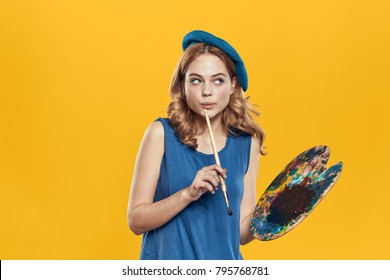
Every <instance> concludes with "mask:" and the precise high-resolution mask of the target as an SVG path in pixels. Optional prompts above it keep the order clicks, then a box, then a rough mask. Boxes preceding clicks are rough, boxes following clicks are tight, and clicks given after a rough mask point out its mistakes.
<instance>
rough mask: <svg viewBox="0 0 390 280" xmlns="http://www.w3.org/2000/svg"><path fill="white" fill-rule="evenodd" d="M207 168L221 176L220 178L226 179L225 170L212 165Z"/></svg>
mask: <svg viewBox="0 0 390 280" xmlns="http://www.w3.org/2000/svg"><path fill="white" fill-rule="evenodd" d="M209 167H210V169H211V170H215V171H216V172H217V173H218V174H219V175H221V176H222V178H224V179H226V177H227V176H226V172H227V169H226V168H222V167H221V166H219V165H218V164H213V165H210V166H209Z"/></svg>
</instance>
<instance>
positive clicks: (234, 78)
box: [230, 76, 237, 94]
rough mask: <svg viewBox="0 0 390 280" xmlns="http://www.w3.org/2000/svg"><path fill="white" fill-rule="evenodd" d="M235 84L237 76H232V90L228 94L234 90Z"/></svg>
mask: <svg viewBox="0 0 390 280" xmlns="http://www.w3.org/2000/svg"><path fill="white" fill-rule="evenodd" d="M236 84H237V77H236V76H234V77H233V79H232V91H231V92H230V94H232V93H233V92H234V88H235V87H236Z"/></svg>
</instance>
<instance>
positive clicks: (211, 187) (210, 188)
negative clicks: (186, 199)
mask: <svg viewBox="0 0 390 280" xmlns="http://www.w3.org/2000/svg"><path fill="white" fill-rule="evenodd" d="M202 188H204V189H207V190H208V191H209V192H211V193H212V194H215V190H214V188H213V186H212V185H211V184H209V183H207V182H203V184H202Z"/></svg>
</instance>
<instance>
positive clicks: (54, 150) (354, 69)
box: [0, 0, 390, 259]
mask: <svg viewBox="0 0 390 280" xmlns="http://www.w3.org/2000/svg"><path fill="white" fill-rule="evenodd" d="M389 11H390V2H389V1H387V0H378V1H368V0H360V1H352V0H350V1H346V0H341V1H340V0H327V1H325V0H320V1H287V0H281V1H255V0H252V1H245V2H242V3H240V4H238V3H237V1H220V0H217V1H206V0H199V1H196V3H194V2H185V1H184V2H183V1H169V0H168V1H118V0H114V1H92V0H89V1H88V0H87V1H74V0H71V1H47V0H46V1H45V0H36V1H11V0H5V1H4V0H3V1H2V2H1V4H0V34H2V35H1V44H0V127H1V132H0V133H1V135H0V224H1V230H0V259H137V258H138V256H139V248H140V244H141V237H140V236H135V235H133V234H132V233H131V232H130V231H129V230H128V228H127V224H126V208H127V199H128V193H129V185H130V182H131V178H132V170H133V166H134V161H135V158H136V154H137V150H138V146H139V143H140V141H141V138H142V135H143V133H144V130H145V128H146V127H147V126H148V124H149V123H150V122H152V121H153V120H154V119H156V118H157V117H158V116H165V110H166V105H167V104H168V102H169V95H168V86H169V83H170V78H171V76H172V73H173V70H174V68H175V66H176V64H177V61H178V59H179V57H180V55H181V53H182V51H181V47H180V46H181V39H182V37H183V36H184V35H185V34H186V33H187V32H189V31H190V30H192V29H204V30H207V31H209V32H211V33H214V34H216V35H218V36H220V37H222V38H224V39H226V40H227V41H228V42H230V43H231V44H232V45H233V46H235V47H236V49H237V50H238V52H239V53H240V55H241V57H242V58H243V59H244V61H245V63H246V67H247V70H248V73H249V89H248V94H249V95H250V96H251V99H250V100H251V101H252V102H253V103H255V104H259V105H260V110H261V112H262V116H261V118H260V119H259V123H261V125H262V126H263V127H264V129H265V131H266V132H267V141H266V145H267V146H268V153H269V154H268V155H267V156H266V157H262V159H261V164H260V173H259V179H258V197H260V195H261V194H262V193H263V192H264V190H265V189H266V187H267V186H268V185H269V184H270V182H271V181H272V180H273V179H274V177H275V176H276V175H277V174H278V173H279V172H280V171H281V170H282V168H284V166H285V165H286V164H287V163H288V162H289V161H290V160H291V159H292V158H293V157H295V156H296V155H297V154H298V153H300V152H302V151H304V150H306V149H308V148H310V147H313V146H315V145H322V144H325V145H327V146H329V147H330V148H331V157H330V159H329V164H332V163H334V162H336V161H339V160H342V161H343V162H344V168H343V173H342V175H341V177H340V179H339V181H338V182H337V184H336V186H335V187H334V188H333V190H332V191H331V192H330V193H329V194H328V195H327V197H326V198H325V199H324V200H323V201H322V203H321V204H320V205H319V206H318V207H316V209H315V211H314V212H313V213H312V214H311V215H310V216H309V217H308V218H307V219H306V220H305V221H304V222H303V223H302V224H301V225H299V226H298V227H297V228H296V229H294V230H293V231H291V232H290V233H288V234H286V235H285V236H283V237H282V238H280V239H277V240H274V241H270V242H260V241H254V242H252V243H250V244H249V245H246V246H244V247H243V248H242V252H243V255H244V257H245V258H247V259H389V258H390V239H389V238H388V236H389V231H390V223H388V222H387V221H388V220H389V214H390V213H389V207H388V201H387V198H388V197H389V196H390V188H389V183H388V182H387V181H385V180H384V179H383V178H384V176H385V175H386V174H387V173H388V168H389V164H388V159H389V158H390V150H389V145H388V143H389V142H390V139H389V138H390V137H389V135H390V134H389V111H390V108H389V107H390V97H389V92H390V84H389V82H388V81H389V77H390V73H389V71H390V70H389V69H390V68H389V65H390V54H389V49H390V36H389V34H390V30H389V29H390V28H389V27H390V21H389V20H388V19H389V17H388V15H389ZM329 164H328V165H329ZM367 193H370V197H369V199H367ZM373 236H375V238H373Z"/></svg>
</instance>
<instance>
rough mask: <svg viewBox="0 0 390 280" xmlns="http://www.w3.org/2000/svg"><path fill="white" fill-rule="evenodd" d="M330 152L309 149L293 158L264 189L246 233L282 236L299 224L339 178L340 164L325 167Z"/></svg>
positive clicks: (321, 149) (264, 237)
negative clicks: (249, 231) (248, 231)
mask: <svg viewBox="0 0 390 280" xmlns="http://www.w3.org/2000/svg"><path fill="white" fill-rule="evenodd" d="M329 155H330V150H329V148H328V147H326V146H316V147H313V148H311V149H309V150H307V151H305V152H303V153H301V154H300V155H298V156H297V157H296V158H294V159H293V160H292V161H291V162H290V163H289V164H288V165H287V166H286V167H285V169H284V170H283V171H282V172H281V173H280V174H279V175H278V176H277V177H276V178H275V179H274V180H273V181H272V183H271V184H270V186H269V187H268V188H267V189H266V190H265V192H264V193H263V195H262V196H261V198H260V199H259V201H258V202H257V205H256V208H255V210H254V212H253V218H252V220H251V224H250V230H251V232H252V234H253V235H254V237H255V238H257V239H259V240H263V241H264V240H272V239H275V238H278V237H280V236H282V235H283V234H285V233H287V232H289V231H290V230H292V229H293V228H294V227H296V226H297V225H298V224H299V223H300V222H302V221H303V220H304V219H305V218H306V217H307V216H308V215H309V214H310V213H311V212H312V211H313V209H314V208H315V206H317V204H318V203H319V202H320V201H321V200H322V199H323V198H324V197H325V195H326V194H327V193H328V192H329V190H330V189H331V188H332V187H333V185H334V184H335V183H336V181H337V179H338V177H339V176H340V173H341V170H342V167H343V164H342V162H338V163H336V164H334V165H332V166H331V167H329V168H326V166H325V165H326V163H327V162H328V159H329Z"/></svg>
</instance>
